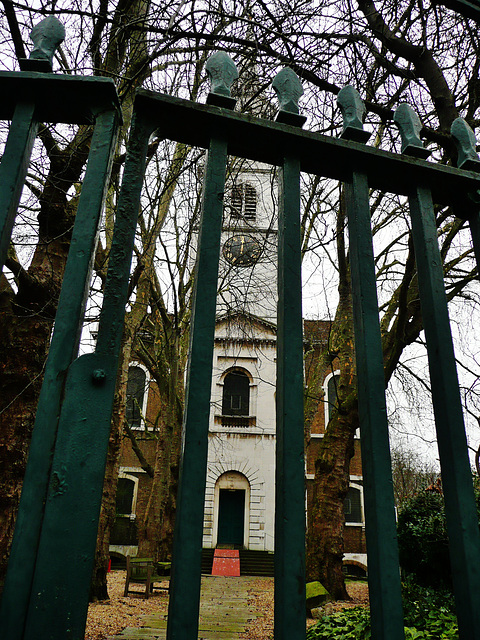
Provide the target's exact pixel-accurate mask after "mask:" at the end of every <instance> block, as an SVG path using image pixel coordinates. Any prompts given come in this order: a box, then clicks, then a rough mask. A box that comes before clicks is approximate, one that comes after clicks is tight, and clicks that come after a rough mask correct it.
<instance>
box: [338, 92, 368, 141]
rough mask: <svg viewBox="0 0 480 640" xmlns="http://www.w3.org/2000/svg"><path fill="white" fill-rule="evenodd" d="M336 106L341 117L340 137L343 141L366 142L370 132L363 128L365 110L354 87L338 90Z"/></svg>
mask: <svg viewBox="0 0 480 640" xmlns="http://www.w3.org/2000/svg"><path fill="white" fill-rule="evenodd" d="M337 104H338V106H339V108H340V111H341V112H342V117H343V130H342V133H341V135H340V137H341V138H343V139H344V140H354V141H355V142H366V141H367V140H368V139H369V138H370V132H369V131H365V130H364V128H363V116H364V115H365V111H366V109H365V105H364V103H363V100H362V98H361V97H360V94H359V93H358V91H357V90H356V89H355V87H352V86H350V85H347V86H346V87H343V89H340V91H339V93H338V96H337Z"/></svg>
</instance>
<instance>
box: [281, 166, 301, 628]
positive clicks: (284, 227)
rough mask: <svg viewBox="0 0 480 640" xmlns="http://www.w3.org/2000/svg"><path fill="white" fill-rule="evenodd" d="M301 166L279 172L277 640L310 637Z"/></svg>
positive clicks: (285, 167) (284, 167)
mask: <svg viewBox="0 0 480 640" xmlns="http://www.w3.org/2000/svg"><path fill="white" fill-rule="evenodd" d="M301 261H302V258H301V229H300V163H299V161H298V160H297V159H296V158H286V159H285V161H284V163H283V167H282V170H281V172H280V197H279V220H278V316H277V325H278V326H277V389H276V416H277V424H276V445H275V447H276V466H275V605H274V608H275V640H292V639H295V640H297V639H298V640H300V639H301V638H304V637H305V626H306V609H305V466H304V435H303V330H302V277H301Z"/></svg>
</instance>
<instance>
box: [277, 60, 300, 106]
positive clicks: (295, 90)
mask: <svg viewBox="0 0 480 640" xmlns="http://www.w3.org/2000/svg"><path fill="white" fill-rule="evenodd" d="M272 87H273V88H274V90H275V93H276V94H277V98H278V102H279V104H280V110H281V111H288V112H289V113H295V114H298V113H299V108H298V101H299V100H300V98H301V96H302V95H303V86H302V83H301V82H300V79H299V77H298V76H297V74H296V73H295V71H294V70H293V69H290V67H286V68H285V69H282V70H281V71H279V72H278V73H277V75H276V76H275V78H274V79H273V82H272Z"/></svg>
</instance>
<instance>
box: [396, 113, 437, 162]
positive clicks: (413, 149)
mask: <svg viewBox="0 0 480 640" xmlns="http://www.w3.org/2000/svg"><path fill="white" fill-rule="evenodd" d="M393 120H394V122H396V123H397V125H398V128H399V129H400V135H401V136H402V153H405V154H406V155H408V156H413V157H415V158H424V159H425V158H428V156H429V155H430V153H431V151H430V150H429V149H425V147H424V146H423V142H422V140H421V139H420V131H421V130H422V123H421V122H420V118H419V117H418V115H417V114H416V113H415V111H414V110H413V109H412V107H411V106H410V105H409V104H407V103H406V102H403V103H402V104H400V105H399V106H398V108H397V109H396V111H395V114H394V116H393Z"/></svg>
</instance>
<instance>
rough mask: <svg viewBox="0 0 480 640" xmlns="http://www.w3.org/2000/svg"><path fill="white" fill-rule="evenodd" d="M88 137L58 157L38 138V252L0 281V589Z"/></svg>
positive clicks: (10, 263)
mask: <svg viewBox="0 0 480 640" xmlns="http://www.w3.org/2000/svg"><path fill="white" fill-rule="evenodd" d="M90 135H91V130H90V129H87V128H80V130H79V132H78V133H77V136H76V137H75V139H74V141H73V142H72V143H71V144H70V145H69V146H68V147H67V148H65V149H64V150H60V149H59V148H58V147H57V146H56V144H55V143H54V141H53V139H52V138H51V136H50V134H49V132H48V131H47V130H46V129H41V131H40V136H41V137H42V140H43V142H44V145H45V147H46V148H47V152H48V155H49V158H50V172H49V174H48V177H47V179H46V183H45V187H44V190H43V193H42V194H41V197H40V203H41V208H40V213H39V215H38V223H39V238H38V244H37V246H36V248H35V252H34V255H33V258H32V261H31V263H30V266H29V268H28V270H25V269H23V267H22V266H21V265H20V263H19V262H18V260H17V259H16V256H15V255H14V254H13V253H11V254H9V257H8V259H7V261H6V265H7V267H8V268H9V269H10V270H11V271H12V272H13V274H14V276H15V281H16V287H17V290H16V291H15V290H14V289H13V288H12V287H11V286H10V284H9V283H8V281H7V279H6V278H5V276H4V275H2V276H1V277H0V310H1V313H0V377H1V388H2V394H1V397H0V468H1V469H2V474H1V478H0V584H1V585H3V582H4V578H5V572H6V567H7V562H8V555H9V552H10V545H11V541H12V536H13V531H14V524H15V518H16V514H17V508H18V503H19V500H20V494H21V488H22V482H23V477H24V474H25V468H26V463H27V456H28V447H29V445H30V439H31V435H32V429H33V425H34V422H35V413H36V407H37V402H38V397H39V394H40V388H41V384H42V380H43V372H44V367H45V362H46V358H47V353H48V348H49V345H50V337H51V333H52V327H53V322H54V318H55V312H56V308H57V303H58V297H59V294H60V287H61V283H62V278H63V273H64V270H65V264H66V260H67V255H68V250H69V246H70V238H71V230H72V226H73V221H74V217H75V211H76V203H77V201H76V198H74V199H73V200H70V201H67V198H66V193H67V191H68V190H69V189H70V188H71V186H72V185H73V184H75V183H76V182H78V180H79V179H80V175H81V171H82V168H83V166H84V164H85V160H86V158H87V154H88V148H89V144H90Z"/></svg>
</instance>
